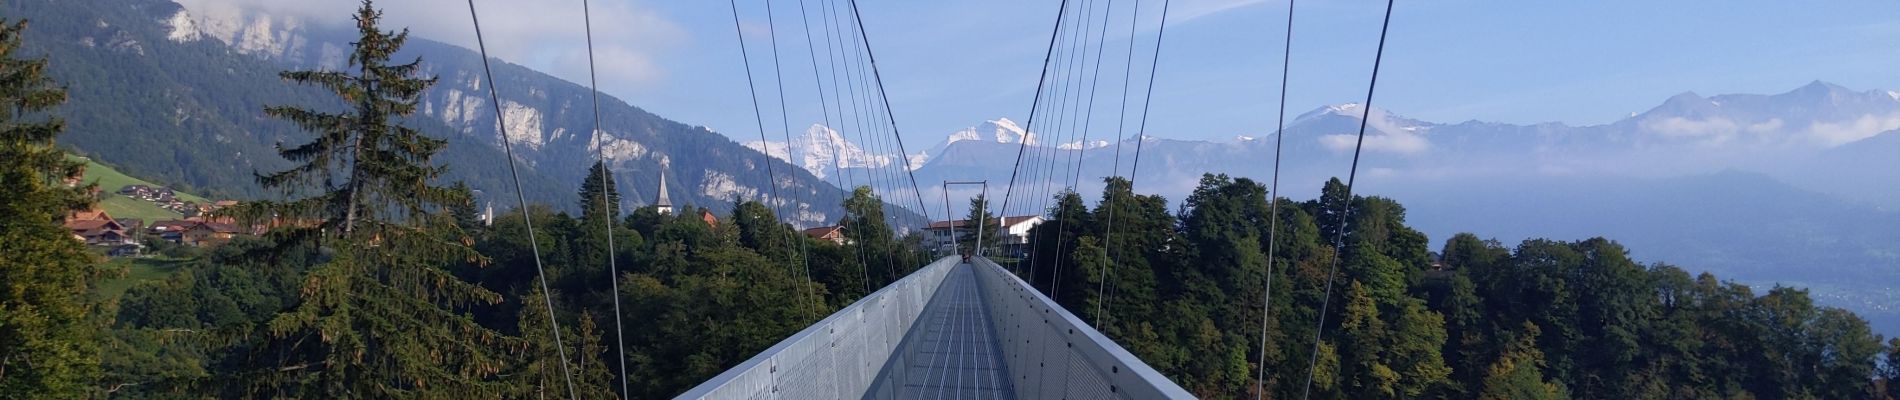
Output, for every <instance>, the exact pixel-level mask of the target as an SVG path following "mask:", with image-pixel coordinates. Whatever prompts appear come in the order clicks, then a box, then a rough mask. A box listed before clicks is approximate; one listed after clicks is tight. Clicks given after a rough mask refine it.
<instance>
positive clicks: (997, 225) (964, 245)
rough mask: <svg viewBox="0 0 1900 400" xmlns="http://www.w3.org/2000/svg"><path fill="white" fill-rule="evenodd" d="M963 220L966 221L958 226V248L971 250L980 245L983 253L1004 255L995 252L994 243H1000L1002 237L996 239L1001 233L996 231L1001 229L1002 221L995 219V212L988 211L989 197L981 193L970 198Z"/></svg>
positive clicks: (966, 250)
mask: <svg viewBox="0 0 1900 400" xmlns="http://www.w3.org/2000/svg"><path fill="white" fill-rule="evenodd" d="M963 220H964V221H968V222H967V223H965V224H964V225H963V226H960V227H958V228H959V229H958V231H959V232H957V233H958V235H957V243H958V246H960V247H959V248H961V249H963V251H964V252H972V249H975V248H977V247H982V248H983V250H984V251H983V252H982V253H983V254H984V255H987V256H992V257H995V256H1004V255H1002V254H997V253H996V251H997V248H996V245H997V244H998V243H1002V239H998V238H999V237H1001V236H1002V234H1000V233H998V232H997V231H999V230H1001V229H1002V221H1001V220H997V219H996V214H991V213H990V209H989V199H986V198H984V196H983V195H977V196H976V197H973V198H971V199H970V214H969V215H967V216H964V217H963ZM978 240H982V243H981V244H979V243H978V242H977V241H978Z"/></svg>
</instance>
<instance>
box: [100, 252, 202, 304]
mask: <svg viewBox="0 0 1900 400" xmlns="http://www.w3.org/2000/svg"><path fill="white" fill-rule="evenodd" d="M190 262H191V260H189V259H176V258H165V257H136V258H114V259H112V260H111V261H107V262H106V263H104V264H100V266H99V268H101V269H106V270H108V271H107V272H108V276H113V277H111V278H106V279H105V280H103V281H101V282H99V285H98V286H96V287H94V288H93V294H94V295H96V296H98V297H99V298H101V299H118V298H119V296H123V295H125V291H126V290H128V289H131V288H132V285H137V284H138V283H139V282H152V281H158V280H161V279H165V277H168V276H171V274H172V273H173V272H177V271H178V269H179V268H182V267H184V266H185V264H188V263H190ZM121 268H123V271H124V272H125V275H123V276H117V275H116V274H117V271H120V270H121Z"/></svg>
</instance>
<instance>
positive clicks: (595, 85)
mask: <svg viewBox="0 0 1900 400" xmlns="http://www.w3.org/2000/svg"><path fill="white" fill-rule="evenodd" d="M588 3H590V1H588V0H581V21H582V25H583V27H585V28H586V32H587V84H588V90H590V91H592V93H593V103H594V153H595V155H596V156H597V157H599V159H600V168H601V170H600V187H601V189H602V190H601V191H600V204H601V206H603V207H606V208H607V209H606V210H603V211H605V213H606V216H607V218H603V220H602V221H601V222H602V223H603V226H602V228H605V229H606V231H607V273H608V274H609V275H611V276H609V277H608V279H607V281H608V282H609V283H610V284H611V285H612V289H613V295H612V296H611V297H613V299H614V351H615V353H614V354H615V357H614V358H615V359H616V360H618V362H619V365H620V395H621V396H623V397H624V396H626V395H627V394H628V393H630V392H628V391H627V336H626V333H625V331H626V328H625V325H622V324H621V322H620V318H621V317H620V263H619V261H618V258H619V254H618V250H616V249H615V248H614V223H615V220H617V219H619V217H620V213H619V212H618V211H617V210H618V208H616V207H618V206H619V205H620V204H619V202H618V201H616V200H613V199H610V197H609V196H608V195H607V194H608V192H610V191H614V192H617V191H618V190H617V189H614V188H615V187H616V185H615V184H614V182H610V181H608V180H607V176H608V175H611V173H610V172H608V171H609V166H610V165H611V164H609V163H608V162H607V131H606V130H604V129H601V126H600V78H599V75H598V74H597V73H596V69H595V67H594V13H593V10H592V9H591V7H589V5H588ZM484 61H485V60H484ZM491 86H492V85H491Z"/></svg>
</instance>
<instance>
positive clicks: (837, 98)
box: [798, 0, 871, 294]
mask: <svg viewBox="0 0 1900 400" xmlns="http://www.w3.org/2000/svg"><path fill="white" fill-rule="evenodd" d="M798 2H799V16H800V18H802V19H803V20H804V22H805V28H806V30H805V42H806V43H807V44H810V43H811V19H810V17H808V16H806V15H805V4H804V3H805V0H798ZM830 4H831V2H830V1H829V0H821V1H820V2H819V3H818V8H819V11H820V15H819V17H821V20H822V21H821V22H823V24H820V25H819V29H820V30H822V32H823V33H824V35H825V70H827V71H830V72H831V74H830V75H831V91H832V94H833V96H831V103H832V106H834V107H835V108H837V110H838V125H841V126H842V125H846V124H848V122H846V121H845V120H846V118H845V116H844V114H845V110H844V91H843V90H841V89H838V69H839V68H838V63H837V62H836V61H837V57H838V54H837V53H839V52H840V51H839V50H838V47H840V46H838V45H837V41H836V40H833V39H834V38H835V37H836V36H834V35H835V33H834V31H835V29H834V27H835V24H833V23H832V19H831V17H832V12H831V7H830ZM807 47H808V50H810V53H811V57H812V75H813V79H818V80H821V81H822V78H819V77H818V70H817V68H818V66H817V65H818V60H817V57H818V55H817V53H818V50H817V49H815V48H810V47H813V46H807ZM818 88H819V90H818V95H819V96H820V99H822V98H823V96H824V94H825V91H824V84H823V83H822V82H820V83H819V85H818ZM820 106H821V107H822V106H823V105H822V104H821V105H820ZM825 125H827V126H826V127H825V129H830V130H831V131H832V133H833V136H832V137H828V138H826V141H829V142H831V144H832V147H833V148H834V149H835V150H834V151H833V153H832V162H833V170H834V171H837V172H838V179H839V181H840V182H845V183H847V184H848V185H846V186H843V188H844V191H845V193H846V194H845V198H844V200H845V201H849V199H851V197H852V196H855V195H856V193H857V189H858V184H857V179H856V178H854V177H853V175H855V174H853V173H852V172H853V171H851V170H848V169H845V168H844V164H845V163H846V162H848V160H847V159H845V158H843V157H844V150H845V147H844V145H841V144H838V143H837V141H836V140H832V139H844V138H845V137H844V133H843V131H840V130H839V129H838V128H834V127H831V126H829V125H831V122H830V117H829V116H827V117H826V122H825ZM846 212H847V213H849V212H850V211H849V209H847V210H846ZM839 225H844V223H843V221H842V220H841V221H840V222H839ZM853 231H855V233H856V234H857V237H858V238H857V242H856V244H853V245H852V246H851V247H853V248H855V249H856V250H857V253H858V265H859V267H860V268H859V269H858V273H859V276H860V278H861V279H862V281H860V282H859V283H861V284H862V285H861V286H863V289H864V293H865V294H870V293H871V262H870V258H869V257H867V256H866V255H865V254H864V243H865V241H864V232H863V229H857V228H852V229H851V230H850V231H847V232H845V234H846V235H851V234H853V233H854V232H853Z"/></svg>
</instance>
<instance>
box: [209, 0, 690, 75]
mask: <svg viewBox="0 0 1900 400" xmlns="http://www.w3.org/2000/svg"><path fill="white" fill-rule="evenodd" d="M178 1H179V3H181V4H183V5H184V6H185V7H186V8H187V9H189V10H192V12H193V13H194V14H204V13H206V12H207V11H220V10H232V9H244V10H255V11H262V12H266V13H269V14H272V15H275V16H285V17H296V18H302V19H305V20H308V21H310V22H311V23H312V24H314V25H321V26H327V27H347V26H349V25H350V24H351V23H352V22H351V20H350V17H351V16H352V15H353V14H354V11H355V9H356V7H357V6H358V5H359V3H357V2H355V1H343V0H325V1H286V0H178ZM641 3H642V0H610V1H594V2H592V3H590V5H591V7H592V8H593V9H592V10H591V11H592V15H593V24H594V27H593V31H594V32H593V34H594V46H595V58H596V59H597V62H598V64H599V67H600V68H599V71H600V79H601V85H602V86H603V89H605V88H608V87H617V88H621V89H631V88H637V87H638V86H641V85H645V84H649V83H653V82H657V81H659V80H660V79H662V78H664V77H665V73H664V71H663V70H662V69H661V68H660V67H659V64H658V63H657V62H655V60H656V59H657V58H659V57H660V55H661V53H663V52H665V51H667V50H669V49H670V48H672V47H674V46H675V45H677V44H680V43H682V42H684V41H685V40H686V39H687V37H686V36H687V34H686V31H685V30H684V29H683V28H681V27H680V26H679V25H678V24H675V23H674V22H672V21H670V20H668V19H666V18H665V17H664V16H662V15H660V14H659V13H657V12H655V11H652V10H651V7H646V6H644V5H643V4H641ZM376 6H377V7H379V8H381V9H382V10H383V19H384V21H383V24H384V26H386V27H390V28H391V29H395V28H401V27H407V28H409V29H410V31H411V32H412V33H413V34H415V35H416V36H418V37H424V38H428V39H431V40H436V41H441V42H446V43H449V44H454V45H457V46H463V47H467V48H471V49H472V48H475V45H476V41H475V30H474V28H473V26H472V25H471V24H470V21H469V15H468V3H467V2H465V1H463V0H401V1H383V2H378V3H376ZM476 7H477V10H478V11H480V12H481V17H482V35H483V39H485V40H486V41H487V44H488V51H489V54H490V55H491V56H494V57H498V58H501V59H504V60H508V61H510V62H514V63H518V64H522V65H526V66H528V67H531V68H534V69H537V70H542V71H548V72H550V73H552V74H555V75H556V76H559V77H561V78H562V79H567V80H570V81H574V82H582V83H585V82H587V65H586V61H587V48H586V46H587V43H586V40H587V39H586V30H585V28H586V27H585V25H584V24H583V23H582V22H583V19H582V18H583V14H582V11H581V2H579V1H571V0H513V1H478V2H476Z"/></svg>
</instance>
